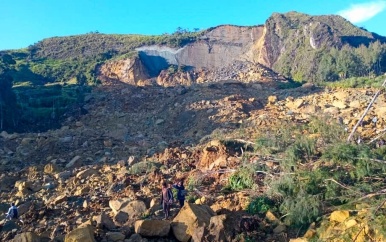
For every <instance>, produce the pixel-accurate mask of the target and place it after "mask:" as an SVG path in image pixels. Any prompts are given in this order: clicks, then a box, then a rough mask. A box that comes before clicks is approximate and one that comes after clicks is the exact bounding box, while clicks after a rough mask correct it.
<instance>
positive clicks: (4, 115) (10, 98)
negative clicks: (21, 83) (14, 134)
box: [0, 70, 17, 130]
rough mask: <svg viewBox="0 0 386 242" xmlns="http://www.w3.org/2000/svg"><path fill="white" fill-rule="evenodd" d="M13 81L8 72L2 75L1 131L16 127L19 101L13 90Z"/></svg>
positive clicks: (0, 93)
mask: <svg viewBox="0 0 386 242" xmlns="http://www.w3.org/2000/svg"><path fill="white" fill-rule="evenodd" d="M12 82H13V79H12V77H11V76H10V75H8V73H7V71H4V70H3V71H1V73H0V130H7V129H12V128H14V127H15V126H16V117H17V105H16V103H17V101H16V95H15V93H14V92H13V90H12Z"/></svg>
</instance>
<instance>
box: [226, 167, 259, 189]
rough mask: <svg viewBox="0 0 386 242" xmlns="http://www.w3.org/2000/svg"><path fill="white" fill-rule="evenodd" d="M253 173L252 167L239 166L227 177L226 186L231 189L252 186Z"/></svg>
mask: <svg viewBox="0 0 386 242" xmlns="http://www.w3.org/2000/svg"><path fill="white" fill-rule="evenodd" d="M253 175H254V170H253V169H251V168H247V167H243V168H240V169H239V170H237V171H236V172H235V173H233V174H232V175H231V176H230V177H229V178H228V188H229V189H230V190H233V191H237V190H242V189H247V188H252V187H253V185H254V184H255V182H254V180H253Z"/></svg>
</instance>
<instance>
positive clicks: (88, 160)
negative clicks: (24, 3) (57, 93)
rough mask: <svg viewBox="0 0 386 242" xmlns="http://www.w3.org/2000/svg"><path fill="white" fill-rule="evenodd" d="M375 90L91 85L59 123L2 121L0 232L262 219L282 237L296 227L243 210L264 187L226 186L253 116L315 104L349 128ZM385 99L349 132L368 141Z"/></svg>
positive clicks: (163, 229)
mask: <svg viewBox="0 0 386 242" xmlns="http://www.w3.org/2000/svg"><path fill="white" fill-rule="evenodd" d="M375 92H376V90H373V89H334V90H332V89H321V88H317V87H314V86H312V85H304V86H302V87H299V88H295V89H283V90H280V89H277V88H275V87H274V86H273V85H265V84H264V82H262V83H259V82H251V83H243V82H238V81H236V80H234V81H222V82H221V81H219V82H215V83H202V84H196V85H191V86H176V87H162V86H145V87H135V86H130V85H125V84H119V85H113V86H104V87H101V88H97V89H94V91H93V92H92V93H91V94H90V95H88V96H87V97H86V105H85V106H84V107H83V108H84V110H82V112H81V110H74V111H73V112H71V113H68V114H67V119H66V121H65V122H64V123H63V125H62V127H61V129H58V130H50V131H48V132H44V133H23V134H8V133H6V132H2V133H1V135H0V156H1V159H0V163H1V166H0V169H1V176H0V197H1V200H0V211H1V212H3V214H4V213H5V212H6V211H7V209H8V207H9V204H10V203H11V202H16V204H17V206H18V207H19V214H20V217H21V219H22V220H23V222H24V223H23V224H21V223H19V222H17V221H5V220H4V219H3V220H0V240H1V241H66V242H67V241H127V242H128V241H189V240H190V239H191V241H232V240H233V241H237V240H238V239H240V238H239V237H238V235H239V234H241V233H244V232H251V231H258V234H257V235H256V236H257V238H259V239H260V240H262V241H288V239H289V238H291V237H295V236H296V235H291V234H290V233H289V232H288V231H287V228H286V226H285V225H284V224H282V223H280V222H279V220H278V219H277V218H275V216H274V215H273V214H269V213H267V215H266V217H265V218H260V217H258V216H250V215H248V214H247V213H246V211H245V209H246V207H247V205H248V201H249V198H250V197H251V195H253V194H258V193H259V192H261V190H264V187H260V188H259V189H260V190H259V189H255V190H253V191H252V190H249V191H239V192H224V190H223V188H224V187H226V185H227V178H228V177H229V175H230V174H231V173H232V172H233V171H235V170H236V169H237V167H239V166H240V165H241V163H242V162H245V161H243V160H242V157H241V156H242V152H243V150H242V149H241V148H240V147H242V146H243V145H244V144H245V143H248V142H250V143H253V141H254V140H255V139H256V136H257V132H256V130H259V129H260V128H261V129H263V128H266V127H269V126H274V125H276V124H279V123H280V124H285V123H290V122H295V123H304V122H308V121H309V120H310V119H311V118H313V117H315V116H316V117H322V116H328V117H329V119H328V120H329V121H330V122H337V123H339V124H340V125H342V126H344V127H345V128H346V130H347V132H348V133H349V132H350V131H351V129H352V128H353V127H354V125H355V124H356V122H357V121H358V119H359V117H360V116H361V115H362V113H363V111H364V110H365V109H366V107H367V105H368V103H369V102H370V100H371V99H372V97H373V95H374V93H375ZM385 102H386V97H385V94H382V95H380V96H379V97H378V99H377V100H376V102H375V103H374V105H373V106H372V107H371V108H370V111H369V113H368V115H366V117H365V119H364V120H363V122H362V123H361V124H360V125H359V128H358V130H357V135H356V139H359V138H360V139H361V140H363V141H364V142H368V141H370V140H371V139H372V138H374V137H376V136H377V135H378V134H380V133H381V132H383V131H384V130H385V126H386V118H385V117H386V104H385ZM81 113H86V114H81ZM347 135H348V134H347ZM224 140H232V142H224ZM256 155H257V156H258V154H256ZM255 158H256V157H251V158H250V159H249V161H248V162H254V161H255V160H256V159H255ZM181 178H183V179H185V185H186V187H187V189H188V191H189V194H188V197H187V203H186V205H185V206H184V207H183V208H182V209H180V208H178V206H177V204H175V205H173V208H172V219H170V220H162V218H163V213H162V210H161V207H160V204H159V203H160V191H161V190H160V184H161V181H163V180H166V181H171V182H174V181H176V180H177V179H181ZM257 179H258V178H257ZM197 181H200V182H197ZM256 182H258V180H256Z"/></svg>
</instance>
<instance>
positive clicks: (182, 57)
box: [100, 25, 265, 86]
mask: <svg viewBox="0 0 386 242" xmlns="http://www.w3.org/2000/svg"><path fill="white" fill-rule="evenodd" d="M263 36H264V27H262V26H255V27H238V26H229V25H227V26H219V27H217V28H213V29H212V30H209V31H208V32H207V33H206V34H205V36H203V37H201V38H200V40H198V41H196V42H194V43H191V44H188V45H186V46H184V47H183V48H180V49H173V48H170V47H165V46H143V47H140V48H137V51H138V53H139V54H138V56H139V58H140V60H136V61H132V60H129V61H113V62H109V63H108V64H106V65H104V66H102V67H101V71H100V75H101V76H102V78H101V79H105V78H104V77H108V78H111V79H117V80H120V81H123V82H125V83H130V84H134V85H135V84H137V83H138V78H136V79H135V80H134V79H130V78H133V77H135V76H136V75H135V74H125V71H130V73H133V72H135V71H134V70H133V67H134V66H136V67H139V65H142V66H141V67H139V68H140V70H141V71H139V73H142V74H141V75H139V74H137V76H138V75H139V76H141V77H145V76H146V75H144V73H143V72H142V70H147V74H148V76H149V77H157V84H159V85H162V86H170V85H176V84H179V85H190V84H191V83H194V82H196V81H197V78H199V81H200V80H209V79H211V80H216V79H217V80H218V79H222V80H224V79H231V78H233V79H235V78H236V77H237V76H238V74H235V73H233V74H232V75H224V73H225V72H226V71H224V67H225V68H226V67H229V68H230V69H232V65H233V66H234V63H235V61H239V62H240V61H245V62H246V63H247V62H248V63H251V62H252V63H253V62H257V61H259V60H262V62H263V64H265V62H264V60H265V58H264V56H262V54H263V53H264V52H261V45H260V44H259V43H261V42H262V41H261V40H262V37H263ZM256 43H257V44H256ZM124 63H126V64H124ZM131 63H136V64H137V65H133V64H131ZM170 65H176V66H184V67H185V68H184V69H185V70H187V72H186V73H181V72H179V73H169V72H167V71H165V69H167V68H168V67H169V66H170ZM115 66H116V67H115ZM128 66H129V67H128ZM231 72H234V70H232V71H229V72H228V73H231ZM216 73H223V74H222V75H220V76H219V75H217V74H216ZM257 76H259V74H257ZM173 78H177V79H176V80H172V79H173ZM212 78H214V79H212ZM236 79H237V78H236Z"/></svg>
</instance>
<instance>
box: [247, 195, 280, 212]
mask: <svg viewBox="0 0 386 242" xmlns="http://www.w3.org/2000/svg"><path fill="white" fill-rule="evenodd" d="M269 210H270V211H276V210H277V207H276V203H275V201H274V200H273V199H271V198H269V197H268V196H265V195H263V196H259V197H255V198H253V199H252V200H251V201H250V202H249V204H248V208H247V211H248V213H250V214H258V215H265V214H266V212H268V211H269Z"/></svg>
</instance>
